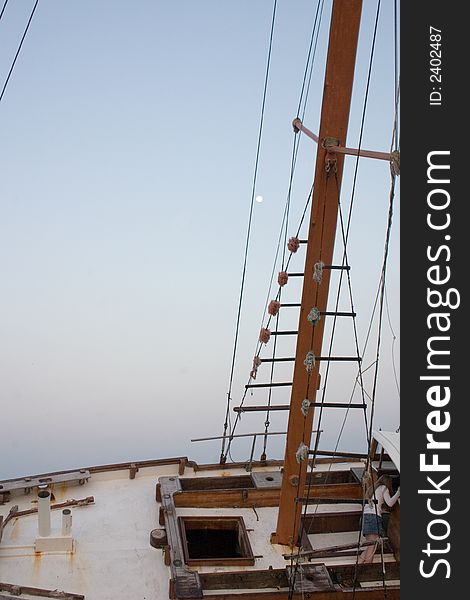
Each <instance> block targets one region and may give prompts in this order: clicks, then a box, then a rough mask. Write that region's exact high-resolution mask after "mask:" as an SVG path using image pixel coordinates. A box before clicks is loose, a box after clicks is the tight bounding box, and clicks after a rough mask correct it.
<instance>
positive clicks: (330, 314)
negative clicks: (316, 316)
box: [281, 302, 357, 317]
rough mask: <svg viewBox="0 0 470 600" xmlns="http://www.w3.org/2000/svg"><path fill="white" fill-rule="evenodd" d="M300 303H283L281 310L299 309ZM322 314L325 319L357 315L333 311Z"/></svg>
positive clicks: (321, 312) (355, 314)
mask: <svg viewBox="0 0 470 600" xmlns="http://www.w3.org/2000/svg"><path fill="white" fill-rule="evenodd" d="M300 306H301V305H300V302H281V308H299V307H300ZM320 314H321V315H322V316H324V317H355V316H357V313H355V312H341V311H334V310H333V311H332V310H325V311H322V310H321V311H320Z"/></svg>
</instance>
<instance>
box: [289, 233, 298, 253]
mask: <svg viewBox="0 0 470 600" xmlns="http://www.w3.org/2000/svg"><path fill="white" fill-rule="evenodd" d="M299 247H300V241H299V238H296V237H291V238H289V241H288V242H287V249H288V250H289V252H294V253H295V252H297V250H298V249H299Z"/></svg>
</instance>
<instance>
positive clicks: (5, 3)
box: [0, 0, 8, 21]
mask: <svg viewBox="0 0 470 600" xmlns="http://www.w3.org/2000/svg"><path fill="white" fill-rule="evenodd" d="M7 4H8V0H5V2H4V3H3V6H2V12H0V21H1V20H2V17H3V13H4V12H5V8H6V7H7Z"/></svg>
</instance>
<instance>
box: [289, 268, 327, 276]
mask: <svg viewBox="0 0 470 600" xmlns="http://www.w3.org/2000/svg"><path fill="white" fill-rule="evenodd" d="M323 268H325V267H323ZM287 276H288V277H303V276H304V274H303V273H287Z"/></svg>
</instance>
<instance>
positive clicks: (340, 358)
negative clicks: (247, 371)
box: [261, 332, 362, 363]
mask: <svg viewBox="0 0 470 600" xmlns="http://www.w3.org/2000/svg"><path fill="white" fill-rule="evenodd" d="M278 333H279V332H278ZM271 335H273V334H271ZM294 360H295V357H289V358H287V357H281V358H262V359H261V362H262V363H272V362H293V361H294ZM315 360H318V361H328V362H332V361H348V360H350V361H356V362H361V360H362V358H360V357H359V356H316V357H315Z"/></svg>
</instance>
